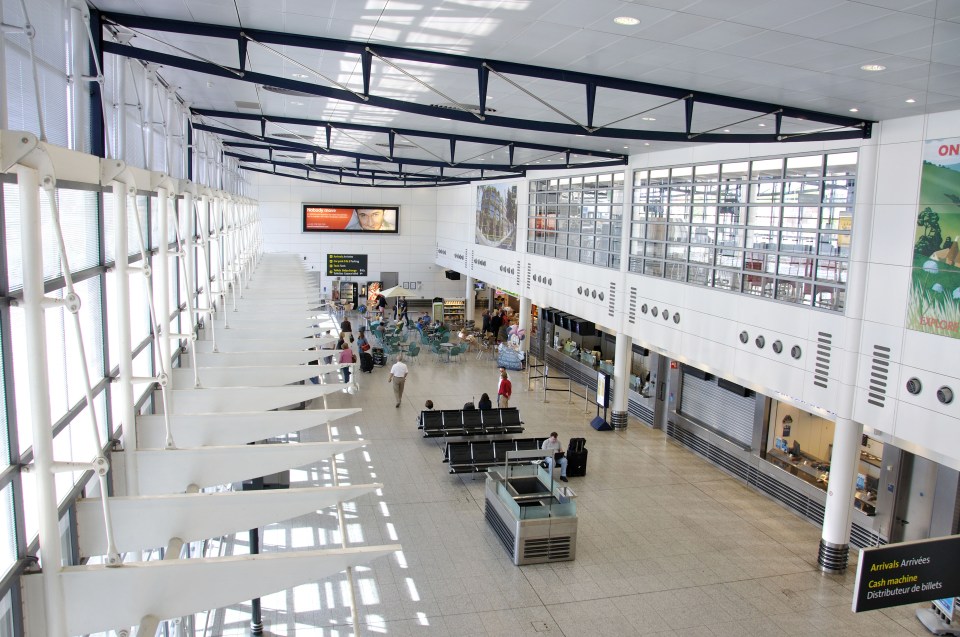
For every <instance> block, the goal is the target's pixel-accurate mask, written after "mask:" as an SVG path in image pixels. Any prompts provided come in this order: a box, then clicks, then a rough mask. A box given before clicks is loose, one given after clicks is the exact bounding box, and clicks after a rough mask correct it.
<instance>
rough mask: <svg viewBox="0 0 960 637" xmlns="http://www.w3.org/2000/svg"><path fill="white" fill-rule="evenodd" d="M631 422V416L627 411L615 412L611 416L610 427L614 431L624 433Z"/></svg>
mask: <svg viewBox="0 0 960 637" xmlns="http://www.w3.org/2000/svg"><path fill="white" fill-rule="evenodd" d="M629 420H630V414H628V413H627V412H625V411H615V412H613V413H612V414H611V416H610V426H611V427H613V429H614V431H623V430H624V429H626V428H627V422H628V421H629Z"/></svg>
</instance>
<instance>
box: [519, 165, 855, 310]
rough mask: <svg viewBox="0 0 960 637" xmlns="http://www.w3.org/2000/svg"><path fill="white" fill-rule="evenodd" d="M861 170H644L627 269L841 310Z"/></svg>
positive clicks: (637, 184) (638, 175) (636, 190)
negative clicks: (855, 187)
mask: <svg viewBox="0 0 960 637" xmlns="http://www.w3.org/2000/svg"><path fill="white" fill-rule="evenodd" d="M856 170H857V153H856V152H839V153H831V154H826V155H823V154H817V155H803V156H797V157H776V158H773V159H756V160H753V161H749V162H746V161H739V162H728V163H723V164H702V165H695V166H679V167H674V168H660V169H652V170H638V171H636V172H634V175H633V204H634V205H633V216H632V226H631V232H630V237H631V238H630V263H629V267H630V270H631V271H632V272H638V273H641V274H646V275H648V276H655V277H661V278H668V279H672V280H675V281H682V282H685V283H691V284H694V285H703V286H708V287H715V288H719V289H723V290H729V291H731V292H739V293H742V294H750V295H753V296H760V297H764V298H769V299H775V300H778V301H784V302H788V303H799V304H803V305H812V306H814V307H819V308H824V309H828V310H835V311H838V312H840V311H843V307H844V299H845V292H846V284H847V271H848V261H849V257H850V230H851V227H852V222H853V203H854V186H855V182H856ZM531 210H532V206H531Z"/></svg>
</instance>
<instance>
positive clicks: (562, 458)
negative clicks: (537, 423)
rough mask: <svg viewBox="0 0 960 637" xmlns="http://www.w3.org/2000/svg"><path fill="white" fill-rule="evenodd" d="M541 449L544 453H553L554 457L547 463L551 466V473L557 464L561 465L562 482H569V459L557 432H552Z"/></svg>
mask: <svg viewBox="0 0 960 637" xmlns="http://www.w3.org/2000/svg"><path fill="white" fill-rule="evenodd" d="M540 448H541V449H542V450H544V451H552V452H553V455H552V456H550V457H549V458H547V459H546V460H547V463H548V464H549V465H550V473H553V466H554V464H555V463H558V462H559V463H560V480H562V481H563V482H566V481H567V457H566V455H564V453H563V446H562V445H561V444H560V439H559V438H557V432H556V431H551V432H550V437H549V438H547V439H546V440H544V441H543V444H542V445H540Z"/></svg>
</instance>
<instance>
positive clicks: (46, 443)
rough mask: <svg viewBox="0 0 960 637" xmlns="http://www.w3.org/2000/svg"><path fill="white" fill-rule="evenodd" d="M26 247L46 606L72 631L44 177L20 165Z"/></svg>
mask: <svg viewBox="0 0 960 637" xmlns="http://www.w3.org/2000/svg"><path fill="white" fill-rule="evenodd" d="M16 171H17V180H18V183H19V190H20V214H21V216H22V219H23V223H22V224H21V226H22V227H21V229H20V232H21V235H20V245H21V247H22V251H23V257H22V259H23V314H24V325H25V331H26V334H25V336H26V357H25V360H26V365H27V377H28V378H29V387H30V410H31V420H32V422H31V429H32V431H33V468H34V474H35V476H36V487H37V489H36V493H37V513H38V521H39V529H40V559H41V564H42V566H43V573H44V577H43V589H44V591H43V593H44V601H45V604H46V612H47V634H48V635H50V637H67V628H66V626H67V624H66V615H65V613H64V606H65V602H64V597H63V582H62V580H61V577H60V576H61V570H62V568H63V553H62V551H61V548H60V519H59V514H58V511H57V488H56V482H55V480H54V475H53V471H54V464H53V462H54V458H53V421H52V419H51V416H50V393H49V391H48V389H47V388H48V387H49V384H50V376H49V374H48V372H47V343H46V332H47V329H46V324H47V323H46V317H45V316H44V309H43V302H44V288H43V238H42V233H41V230H40V227H41V223H40V199H39V192H40V179H39V176H38V174H37V171H36V170H34V169H32V168H26V167H23V166H18V167H17V168H16Z"/></svg>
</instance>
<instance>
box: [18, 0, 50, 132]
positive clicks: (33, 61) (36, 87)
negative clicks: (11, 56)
mask: <svg viewBox="0 0 960 637" xmlns="http://www.w3.org/2000/svg"><path fill="white" fill-rule="evenodd" d="M20 8H21V9H23V21H24V25H23V33H24V35H26V36H27V42H28V43H29V44H30V47H29V48H30V69H31V71H33V94H34V98H35V99H36V101H37V122H38V123H39V125H40V141H42V142H45V141H47V125H46V121H45V118H44V116H43V99H42V98H41V96H40V74H39V73H38V72H37V52H36V47H35V46H34V44H33V38H34V37H35V36H36V35H37V31H36V29H34V28H33V25H32V24H30V14H29V13H27V3H26V0H20Z"/></svg>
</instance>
